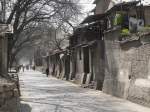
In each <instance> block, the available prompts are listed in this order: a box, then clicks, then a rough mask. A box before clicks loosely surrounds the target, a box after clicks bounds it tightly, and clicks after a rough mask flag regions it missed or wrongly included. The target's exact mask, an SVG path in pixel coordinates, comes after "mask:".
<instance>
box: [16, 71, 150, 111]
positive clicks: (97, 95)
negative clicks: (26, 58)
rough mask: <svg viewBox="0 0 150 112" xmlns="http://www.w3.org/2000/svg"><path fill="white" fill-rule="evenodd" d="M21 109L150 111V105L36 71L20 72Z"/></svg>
mask: <svg viewBox="0 0 150 112" xmlns="http://www.w3.org/2000/svg"><path fill="white" fill-rule="evenodd" d="M20 86H21V87H20V88H21V94H22V96H21V104H20V109H19V111H20V112H150V109H148V108H146V107H143V106H140V105H138V104H134V103H131V102H129V101H126V100H123V99H118V98H115V97H112V96H110V95H106V94H104V93H102V92H100V91H96V90H91V89H86V88H85V89H83V88H81V87H79V86H78V85H76V84H73V83H71V82H66V81H62V80H58V79H56V78H53V77H48V78H47V77H46V75H45V74H41V73H40V72H35V71H26V72H24V73H20Z"/></svg>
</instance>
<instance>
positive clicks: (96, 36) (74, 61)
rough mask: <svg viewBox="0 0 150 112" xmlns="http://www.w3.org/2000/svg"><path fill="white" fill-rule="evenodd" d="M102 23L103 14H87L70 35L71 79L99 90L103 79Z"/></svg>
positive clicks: (103, 20) (103, 21)
mask: <svg viewBox="0 0 150 112" xmlns="http://www.w3.org/2000/svg"><path fill="white" fill-rule="evenodd" d="M100 18H101V19H100ZM86 23H91V24H89V25H85V26H84V24H86ZM104 23H105V14H98V15H92V16H89V17H87V18H86V19H85V20H84V21H83V22H82V24H83V27H80V28H78V29H76V31H75V32H74V34H73V36H72V37H70V52H71V72H70V75H71V76H70V77H71V79H74V80H75V82H76V83H79V84H82V85H83V86H87V87H88V86H89V87H90V86H91V87H92V88H95V89H99V90H101V89H102V85H103V81H104V68H103V66H104V65H103V64H104V41H103V31H104V29H105V26H106V25H105V24H104Z"/></svg>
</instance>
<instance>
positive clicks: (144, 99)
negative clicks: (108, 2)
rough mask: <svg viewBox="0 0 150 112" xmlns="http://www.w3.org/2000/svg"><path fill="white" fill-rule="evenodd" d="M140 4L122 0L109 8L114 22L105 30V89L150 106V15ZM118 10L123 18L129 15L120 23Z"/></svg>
mask: <svg viewBox="0 0 150 112" xmlns="http://www.w3.org/2000/svg"><path fill="white" fill-rule="evenodd" d="M137 4H138V2H127V3H121V4H118V5H115V6H114V7H113V8H112V9H110V10H109V11H108V13H109V15H108V18H109V20H110V23H111V24H110V25H111V26H110V27H109V29H107V30H106V31H105V32H104V42H105V79H104V84H103V92H105V93H108V94H111V95H114V96H118V97H122V98H125V99H128V100H131V101H133V102H135V103H140V104H144V105H146V106H150V99H149V98H150V96H149V90H150V81H149V60H150V57H149V56H150V54H149V48H150V44H149V38H150V35H149V34H150V33H149V32H150V29H149V27H144V26H147V25H149V24H148V22H147V21H145V20H148V18H147V17H148V16H145V15H144V13H145V12H144V11H145V10H143V8H141V6H137ZM116 14H123V15H124V16H123V18H126V17H127V18H126V19H122V20H124V21H122V22H121V21H117V24H116V23H114V21H113V20H114V19H115V15H116ZM130 18H134V19H130ZM109 20H108V21H109ZM127 21H128V22H127ZM139 23H140V24H139ZM124 29H126V32H124Z"/></svg>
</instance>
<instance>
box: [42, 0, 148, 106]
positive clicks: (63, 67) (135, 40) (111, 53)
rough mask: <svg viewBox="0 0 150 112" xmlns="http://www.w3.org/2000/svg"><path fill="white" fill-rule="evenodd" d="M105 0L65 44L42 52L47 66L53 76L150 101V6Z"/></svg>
mask: <svg viewBox="0 0 150 112" xmlns="http://www.w3.org/2000/svg"><path fill="white" fill-rule="evenodd" d="M104 1H105V0H104ZM104 1H102V0H99V1H98V0H96V1H95V2H94V3H95V4H96V8H95V9H94V10H93V11H95V14H94V15H91V16H89V17H87V18H86V19H85V20H84V21H83V22H82V23H81V24H80V27H78V28H77V29H76V30H75V31H74V33H73V35H71V36H70V37H69V46H68V47H67V48H66V49H64V50H61V51H55V52H53V53H50V55H49V56H46V57H44V59H43V60H45V61H44V63H46V64H45V66H47V67H49V69H50V73H51V74H52V75H53V76H55V77H58V78H61V79H66V80H71V81H73V82H75V83H77V84H81V85H82V86H83V87H90V88H95V89H97V90H101V91H103V92H105V93H108V94H111V95H114V96H117V97H121V98H125V99H128V100H130V101H133V102H136V103H140V104H143V105H146V106H150V94H149V91H150V75H149V73H150V71H149V67H150V66H149V65H150V44H149V42H150V41H149V38H150V28H149V25H150V21H149V11H150V7H149V6H143V5H142V4H140V1H132V2H123V3H119V4H116V5H114V6H112V2H110V0H109V2H107V4H105V6H104ZM102 2H103V3H102ZM106 6H108V7H107V8H106ZM110 7H111V8H110ZM101 8H102V9H103V10H102V9H101ZM100 9H101V10H100Z"/></svg>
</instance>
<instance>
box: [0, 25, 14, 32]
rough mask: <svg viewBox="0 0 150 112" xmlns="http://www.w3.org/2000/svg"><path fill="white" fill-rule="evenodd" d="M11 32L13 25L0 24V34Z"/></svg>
mask: <svg viewBox="0 0 150 112" xmlns="http://www.w3.org/2000/svg"><path fill="white" fill-rule="evenodd" d="M5 33H13V26H12V25H10V24H0V34H5Z"/></svg>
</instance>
